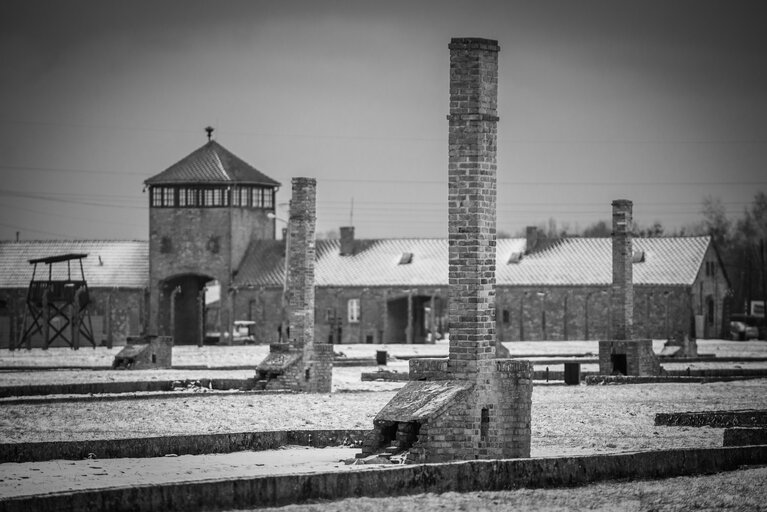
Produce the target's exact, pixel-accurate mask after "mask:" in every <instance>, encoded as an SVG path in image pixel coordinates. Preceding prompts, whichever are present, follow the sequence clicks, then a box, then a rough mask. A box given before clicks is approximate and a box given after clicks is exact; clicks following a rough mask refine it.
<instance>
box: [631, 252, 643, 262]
mask: <svg viewBox="0 0 767 512" xmlns="http://www.w3.org/2000/svg"><path fill="white" fill-rule="evenodd" d="M631 263H644V251H634V252H633V253H631Z"/></svg>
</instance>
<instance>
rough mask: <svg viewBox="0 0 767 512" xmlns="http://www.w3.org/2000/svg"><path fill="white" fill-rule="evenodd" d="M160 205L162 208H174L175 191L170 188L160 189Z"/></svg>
mask: <svg viewBox="0 0 767 512" xmlns="http://www.w3.org/2000/svg"><path fill="white" fill-rule="evenodd" d="M162 191H163V194H162V205H163V206H175V205H176V201H175V192H176V191H175V190H174V189H173V188H172V187H163V189H162Z"/></svg>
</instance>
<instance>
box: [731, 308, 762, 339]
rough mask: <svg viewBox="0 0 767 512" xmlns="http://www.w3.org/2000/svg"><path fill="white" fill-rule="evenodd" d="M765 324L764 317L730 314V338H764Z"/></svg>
mask: <svg viewBox="0 0 767 512" xmlns="http://www.w3.org/2000/svg"><path fill="white" fill-rule="evenodd" d="M764 325H765V322H764V318H762V317H758V316H751V315H740V314H738V315H732V316H730V338H731V339H733V340H738V341H747V340H758V339H760V338H761V339H764ZM760 331H761V332H760ZM760 334H761V336H760Z"/></svg>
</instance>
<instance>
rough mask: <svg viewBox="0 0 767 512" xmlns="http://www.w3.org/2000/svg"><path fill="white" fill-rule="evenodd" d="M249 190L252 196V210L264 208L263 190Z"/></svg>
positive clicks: (254, 188)
mask: <svg viewBox="0 0 767 512" xmlns="http://www.w3.org/2000/svg"><path fill="white" fill-rule="evenodd" d="M251 190H252V196H253V200H252V201H251V206H252V207H253V208H261V207H263V206H264V200H263V189H260V188H258V187H253V188H252V189H251Z"/></svg>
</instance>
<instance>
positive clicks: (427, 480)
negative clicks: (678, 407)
mask: <svg viewBox="0 0 767 512" xmlns="http://www.w3.org/2000/svg"><path fill="white" fill-rule="evenodd" d="M765 463H767V446H748V447H742V448H741V447H738V448H703V449H685V450H664V451H654V452H637V453H622V454H612V455H596V456H581V457H558V458H541V459H510V460H473V461H464V462H449V463H441V464H418V465H404V466H399V465H394V466H392V467H390V468H388V467H387V468H380V467H378V468H375V469H360V470H359V471H342V472H331V473H315V474H298V475H279V476H262V477H253V478H249V477H248V478H237V479H230V480H207V481H199V482H182V483H173V484H154V485H136V486H128V487H112V488H107V489H97V490H87V491H83V492H66V493H56V494H47V495H39V496H31V497H19V498H11V499H6V500H0V508H3V510H6V511H8V512H28V511H29V510H89V511H92V512H98V511H105V512H106V511H109V512H118V511H122V510H126V511H128V510H130V511H138V512H140V511H156V510H163V511H195V510H229V509H234V508H253V507H267V506H272V507H278V506H283V505H288V504H292V503H303V502H307V501H316V500H340V499H344V498H352V497H360V496H368V497H383V496H398V495H406V494H417V493H427V492H433V493H442V492H449V491H452V492H473V491H499V490H508V489H517V488H545V487H549V488H550V487H569V486H574V485H585V484H589V483H592V482H599V481H605V480H619V479H633V480H636V479H647V478H669V477H674V476H682V475H693V474H703V473H708V474H710V473H717V472H721V471H731V470H735V469H738V468H740V467H742V466H748V465H758V464H765Z"/></svg>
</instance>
